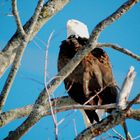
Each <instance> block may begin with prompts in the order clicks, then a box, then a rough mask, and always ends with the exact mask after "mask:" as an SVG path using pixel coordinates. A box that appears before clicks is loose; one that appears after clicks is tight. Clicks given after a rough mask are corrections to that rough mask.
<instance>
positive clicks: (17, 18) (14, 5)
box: [12, 0, 25, 36]
mask: <svg viewBox="0 0 140 140" xmlns="http://www.w3.org/2000/svg"><path fill="white" fill-rule="evenodd" d="M12 13H13V15H14V17H15V21H16V24H17V30H18V31H19V33H21V35H22V36H25V31H24V29H23V26H22V23H21V20H20V16H19V13H18V9H17V0H12Z"/></svg>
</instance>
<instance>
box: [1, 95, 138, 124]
mask: <svg viewBox="0 0 140 140" xmlns="http://www.w3.org/2000/svg"><path fill="white" fill-rule="evenodd" d="M138 103H139V102H138ZM136 104H137V102H136ZM139 104H140V103H139ZM52 106H53V107H55V108H54V111H55V113H58V112H62V111H67V110H73V109H84V110H95V109H110V108H116V107H117V106H116V104H108V105H80V104H77V103H76V102H75V101H74V100H73V99H71V98H70V97H69V96H63V97H59V98H56V99H52ZM32 109H33V105H27V106H25V107H22V108H17V109H14V110H10V111H7V112H3V113H1V114H0V127H3V126H5V125H7V124H8V123H10V122H11V121H13V120H16V119H20V118H23V117H26V116H28V115H29V114H30V113H31V111H32ZM43 112H44V116H46V115H51V112H50V108H49V105H48V103H47V104H45V105H44V109H43ZM133 112H134V111H133ZM139 112H140V110H135V113H134V116H133V115H132V116H133V117H134V119H135V116H136V114H138V113H139ZM139 114H140V113H139ZM138 118H139V120H140V116H137V119H136V120H138Z"/></svg>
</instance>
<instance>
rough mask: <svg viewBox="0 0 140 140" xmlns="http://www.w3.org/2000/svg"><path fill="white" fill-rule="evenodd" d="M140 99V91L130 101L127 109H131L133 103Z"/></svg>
mask: <svg viewBox="0 0 140 140" xmlns="http://www.w3.org/2000/svg"><path fill="white" fill-rule="evenodd" d="M139 99H140V93H139V94H138V95H137V96H136V97H135V98H134V99H133V100H132V101H130V102H129V103H128V105H127V107H126V110H129V109H130V108H131V106H132V105H133V104H135V103H136V102H137V101H138V100H139Z"/></svg>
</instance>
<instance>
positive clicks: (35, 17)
mask: <svg viewBox="0 0 140 140" xmlns="http://www.w3.org/2000/svg"><path fill="white" fill-rule="evenodd" d="M43 3H44V0H39V1H38V4H37V7H36V9H35V12H34V14H33V16H32V20H31V23H30V26H29V28H28V32H27V34H28V35H30V36H31V35H32V34H33V32H34V29H35V26H36V25H37V24H36V23H37V20H38V18H39V14H40V12H41V9H42V7H43Z"/></svg>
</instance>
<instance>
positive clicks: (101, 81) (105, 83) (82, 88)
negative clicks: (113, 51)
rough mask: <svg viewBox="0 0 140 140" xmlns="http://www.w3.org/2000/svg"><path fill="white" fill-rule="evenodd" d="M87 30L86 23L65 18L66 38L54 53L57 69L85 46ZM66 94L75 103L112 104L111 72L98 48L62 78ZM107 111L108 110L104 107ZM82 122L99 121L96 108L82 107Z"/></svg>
mask: <svg viewBox="0 0 140 140" xmlns="http://www.w3.org/2000/svg"><path fill="white" fill-rule="evenodd" d="M88 38H89V32H88V29H87V26H86V25H85V24H84V23H82V22H80V21H78V20H74V19H71V20H68V22H67V39H66V40H64V41H62V44H61V45H60V52H59V56H58V71H60V70H61V69H62V68H63V67H64V66H65V65H66V64H67V63H68V62H69V61H70V60H71V59H72V58H73V57H74V55H75V54H76V53H77V51H78V50H80V49H82V48H83V47H86V44H87V42H88ZM64 84H65V88H66V90H67V92H68V94H69V96H70V97H71V98H72V99H74V100H75V101H76V102H77V103H80V104H87V105H103V104H109V103H115V102H116V97H117V88H116V84H115V80H114V78H113V74H112V68H111V64H110V61H109V57H108V55H107V54H106V52H105V51H104V50H103V49H102V48H95V49H94V50H92V51H91V52H90V53H89V54H88V55H87V56H85V58H84V59H83V60H82V61H81V62H80V64H79V65H78V66H77V67H76V68H75V70H74V71H73V72H72V73H71V74H70V75H69V76H68V77H67V78H66V79H65V80H64ZM106 111H107V112H111V110H106ZM84 112H85V114H86V117H85V121H86V124H87V125H88V126H89V124H92V123H93V122H94V121H96V122H99V120H100V117H101V116H100V113H99V112H97V110H84Z"/></svg>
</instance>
